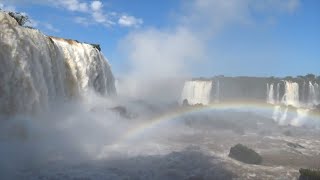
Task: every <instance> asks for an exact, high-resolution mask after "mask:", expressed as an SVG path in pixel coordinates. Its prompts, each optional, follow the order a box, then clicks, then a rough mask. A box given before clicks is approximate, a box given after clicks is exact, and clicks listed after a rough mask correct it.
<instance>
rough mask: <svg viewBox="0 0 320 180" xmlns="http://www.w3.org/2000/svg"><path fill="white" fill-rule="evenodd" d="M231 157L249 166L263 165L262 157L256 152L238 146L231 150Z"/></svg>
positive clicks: (240, 145)
mask: <svg viewBox="0 0 320 180" xmlns="http://www.w3.org/2000/svg"><path fill="white" fill-rule="evenodd" d="M229 157H231V158H233V159H236V160H238V161H241V162H244V163H247V164H261V162H262V157H261V156H260V155H259V154H258V153H256V152H255V151H254V150H252V149H250V148H248V147H246V146H244V145H242V144H237V145H235V146H233V147H231V149H230V153H229Z"/></svg>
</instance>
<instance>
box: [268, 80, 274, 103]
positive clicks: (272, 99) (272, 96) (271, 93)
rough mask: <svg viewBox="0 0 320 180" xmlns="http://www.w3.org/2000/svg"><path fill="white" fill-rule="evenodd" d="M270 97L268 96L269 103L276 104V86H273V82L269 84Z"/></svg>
mask: <svg viewBox="0 0 320 180" xmlns="http://www.w3.org/2000/svg"><path fill="white" fill-rule="evenodd" d="M267 86H268V90H267V92H268V97H267V103H269V104H275V100H274V88H273V83H272V84H270V85H269V84H268V85H267Z"/></svg>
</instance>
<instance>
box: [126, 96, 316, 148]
mask: <svg viewBox="0 0 320 180" xmlns="http://www.w3.org/2000/svg"><path fill="white" fill-rule="evenodd" d="M274 107H275V105H272V104H267V103H265V102H257V101H232V102H223V103H215V104H210V105H207V106H192V107H184V108H177V109H176V110H174V111H171V112H168V113H166V114H163V115H160V116H157V117H154V118H152V119H149V120H148V121H146V122H144V123H142V124H139V125H137V126H134V127H133V128H130V129H129V130H128V131H127V132H126V133H125V134H124V135H123V136H122V137H121V138H120V141H121V142H127V141H130V140H133V139H134V138H137V137H139V135H142V134H143V133H144V132H147V131H150V130H152V129H154V128H156V127H159V126H161V125H163V124H165V123H168V122H170V121H176V120H179V117H181V116H183V115H189V114H193V113H201V112H209V111H213V110H231V109H232V110H239V111H243V112H248V111H260V112H273V110H274ZM288 112H289V113H295V112H296V108H288ZM308 117H310V118H315V119H318V120H319V119H320V113H319V112H313V111H311V112H310V113H309V114H308Z"/></svg>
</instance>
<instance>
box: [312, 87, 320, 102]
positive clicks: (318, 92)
mask: <svg viewBox="0 0 320 180" xmlns="http://www.w3.org/2000/svg"><path fill="white" fill-rule="evenodd" d="M313 86H314V91H315V104H314V105H318V104H319V103H320V89H319V84H318V83H314V85H313Z"/></svg>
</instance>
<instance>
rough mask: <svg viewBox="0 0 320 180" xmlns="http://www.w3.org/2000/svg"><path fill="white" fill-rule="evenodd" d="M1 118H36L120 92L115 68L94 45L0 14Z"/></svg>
mask: <svg viewBox="0 0 320 180" xmlns="http://www.w3.org/2000/svg"><path fill="white" fill-rule="evenodd" d="M0 29H1V31H0V61H1V62H0V63H1V66H0V77H1V80H0V114H17V113H36V112H38V111H42V110H45V109H48V108H49V107H50V104H51V103H52V102H54V101H59V100H61V101H64V100H66V99H70V98H76V97H79V96H81V95H82V94H83V93H84V92H87V91H90V90H93V91H95V92H98V93H100V94H102V95H112V94H114V93H115V87H114V77H113V75H112V72H111V68H110V65H109V64H108V62H107V60H106V59H105V58H104V57H103V55H102V53H100V51H99V50H97V49H96V48H94V47H93V46H91V45H89V44H84V43H79V42H77V41H73V40H65V39H60V38H53V37H48V36H45V35H44V34H42V33H41V32H40V31H38V30H35V29H30V28H25V27H21V26H19V25H18V24H17V22H16V21H15V20H14V19H13V18H11V17H10V16H9V15H7V14H6V13H0Z"/></svg>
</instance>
